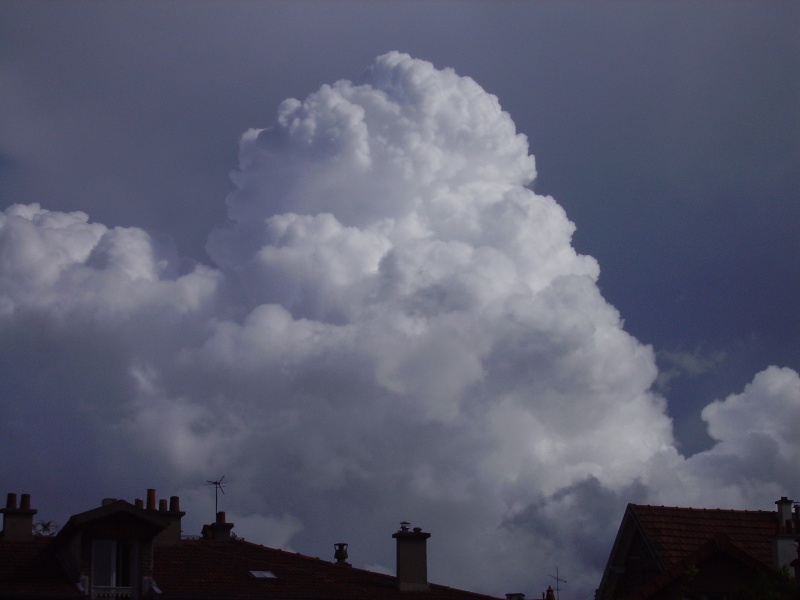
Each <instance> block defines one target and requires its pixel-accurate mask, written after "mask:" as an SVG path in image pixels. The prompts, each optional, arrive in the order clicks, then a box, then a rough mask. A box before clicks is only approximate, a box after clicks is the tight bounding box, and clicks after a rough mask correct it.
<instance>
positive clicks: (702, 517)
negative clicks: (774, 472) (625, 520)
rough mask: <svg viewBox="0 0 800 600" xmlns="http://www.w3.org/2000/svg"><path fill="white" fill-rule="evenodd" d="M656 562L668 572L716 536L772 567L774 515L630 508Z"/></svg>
mask: <svg viewBox="0 0 800 600" xmlns="http://www.w3.org/2000/svg"><path fill="white" fill-rule="evenodd" d="M628 508H629V510H630V512H631V514H632V515H633V517H634V519H635V520H636V522H637V523H638V525H639V527H640V528H641V530H642V532H643V533H644V534H645V536H646V537H647V538H648V540H649V542H650V544H651V545H652V549H653V551H654V552H655V554H656V558H657V559H658V560H659V561H660V562H661V564H662V566H663V568H664V569H669V568H670V567H672V566H673V565H675V564H677V563H678V562H680V561H681V560H682V559H684V558H685V557H686V556H687V555H689V554H691V553H692V552H695V551H697V550H698V548H700V547H701V546H702V545H703V544H705V543H706V542H708V541H709V540H711V539H712V538H714V537H715V536H717V535H719V534H724V535H725V536H727V538H728V539H729V540H730V542H731V543H732V544H734V545H735V546H736V547H738V548H739V549H741V550H743V551H744V552H746V553H747V554H749V555H750V556H752V557H753V558H755V559H756V560H758V561H759V562H761V563H763V564H765V565H767V566H769V567H771V566H772V545H771V544H772V537H773V536H774V535H775V532H776V529H777V525H778V523H777V513H775V512H769V511H760V510H759V511H752V510H722V509H706V508H678V507H665V506H648V505H640V504H630V505H628Z"/></svg>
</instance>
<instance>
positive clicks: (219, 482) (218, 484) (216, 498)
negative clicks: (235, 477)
mask: <svg viewBox="0 0 800 600" xmlns="http://www.w3.org/2000/svg"><path fill="white" fill-rule="evenodd" d="M223 479H225V475H223V476H222V477H220V478H219V479H217V480H215V481H212V480H211V479H206V483H207V484H208V485H213V486H214V518H216V517H217V513H218V512H219V493H220V492H222V494H223V495H225V489H224V487H223V485H222V480H223Z"/></svg>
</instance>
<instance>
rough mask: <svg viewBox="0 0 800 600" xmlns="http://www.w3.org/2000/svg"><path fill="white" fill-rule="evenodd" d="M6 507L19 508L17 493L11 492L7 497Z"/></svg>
mask: <svg viewBox="0 0 800 600" xmlns="http://www.w3.org/2000/svg"><path fill="white" fill-rule="evenodd" d="M6 508H7V509H11V510H17V495H16V494H15V493H14V492H9V493H8V496H7V497H6Z"/></svg>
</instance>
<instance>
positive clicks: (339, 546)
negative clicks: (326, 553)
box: [333, 542, 350, 567]
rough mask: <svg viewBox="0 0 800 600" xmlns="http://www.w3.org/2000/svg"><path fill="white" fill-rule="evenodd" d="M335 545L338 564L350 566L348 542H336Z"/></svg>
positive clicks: (334, 554) (334, 555) (334, 556)
mask: <svg viewBox="0 0 800 600" xmlns="http://www.w3.org/2000/svg"><path fill="white" fill-rule="evenodd" d="M333 547H334V548H336V551H335V552H334V553H333V558H335V559H336V564H337V565H343V566H346V567H349V566H350V563H349V562H347V544H346V543H344V542H338V543H336V544H334V545H333Z"/></svg>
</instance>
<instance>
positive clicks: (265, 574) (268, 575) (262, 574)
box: [250, 571, 277, 579]
mask: <svg viewBox="0 0 800 600" xmlns="http://www.w3.org/2000/svg"><path fill="white" fill-rule="evenodd" d="M250 575H252V576H253V577H255V578H256V579H277V577H276V575H275V573H273V572H272V571H250Z"/></svg>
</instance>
